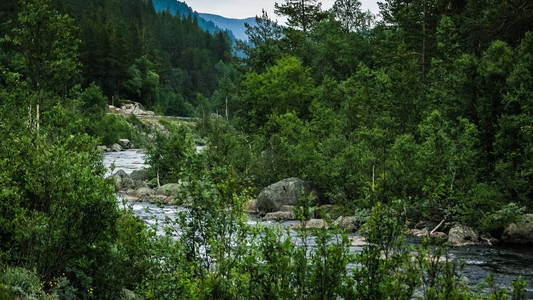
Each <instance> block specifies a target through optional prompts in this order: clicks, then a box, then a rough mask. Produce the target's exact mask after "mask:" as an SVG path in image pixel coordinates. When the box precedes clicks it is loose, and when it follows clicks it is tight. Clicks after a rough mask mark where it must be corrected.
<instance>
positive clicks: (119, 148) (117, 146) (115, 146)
mask: <svg viewBox="0 0 533 300" xmlns="http://www.w3.org/2000/svg"><path fill="white" fill-rule="evenodd" d="M111 151H113V152H120V151H122V147H120V145H119V144H113V145H112V146H111Z"/></svg>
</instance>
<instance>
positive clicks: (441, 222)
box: [429, 216, 448, 236]
mask: <svg viewBox="0 0 533 300" xmlns="http://www.w3.org/2000/svg"><path fill="white" fill-rule="evenodd" d="M446 217H448V216H444V219H442V221H440V223H439V224H438V225H437V226H436V227H435V228H433V230H431V231H430V232H429V236H431V235H433V233H435V231H437V229H439V227H441V226H442V224H444V221H446Z"/></svg>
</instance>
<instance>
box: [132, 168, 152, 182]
mask: <svg viewBox="0 0 533 300" xmlns="http://www.w3.org/2000/svg"><path fill="white" fill-rule="evenodd" d="M130 178H131V179H133V180H143V181H144V180H146V179H147V178H148V174H147V172H146V169H140V170H135V171H133V172H131V174H130Z"/></svg>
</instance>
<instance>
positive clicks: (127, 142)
mask: <svg viewBox="0 0 533 300" xmlns="http://www.w3.org/2000/svg"><path fill="white" fill-rule="evenodd" d="M118 144H119V145H120V147H122V149H131V147H132V144H131V142H130V140H128V139H119V140H118Z"/></svg>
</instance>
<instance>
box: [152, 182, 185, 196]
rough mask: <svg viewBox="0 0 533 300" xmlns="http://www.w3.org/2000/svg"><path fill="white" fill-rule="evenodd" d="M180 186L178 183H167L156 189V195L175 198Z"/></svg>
mask: <svg viewBox="0 0 533 300" xmlns="http://www.w3.org/2000/svg"><path fill="white" fill-rule="evenodd" d="M180 188H181V185H180V184H178V183H167V184H165V185H162V186H160V187H158V188H157V190H156V194H158V195H165V196H177V195H178V193H179V190H180Z"/></svg>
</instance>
